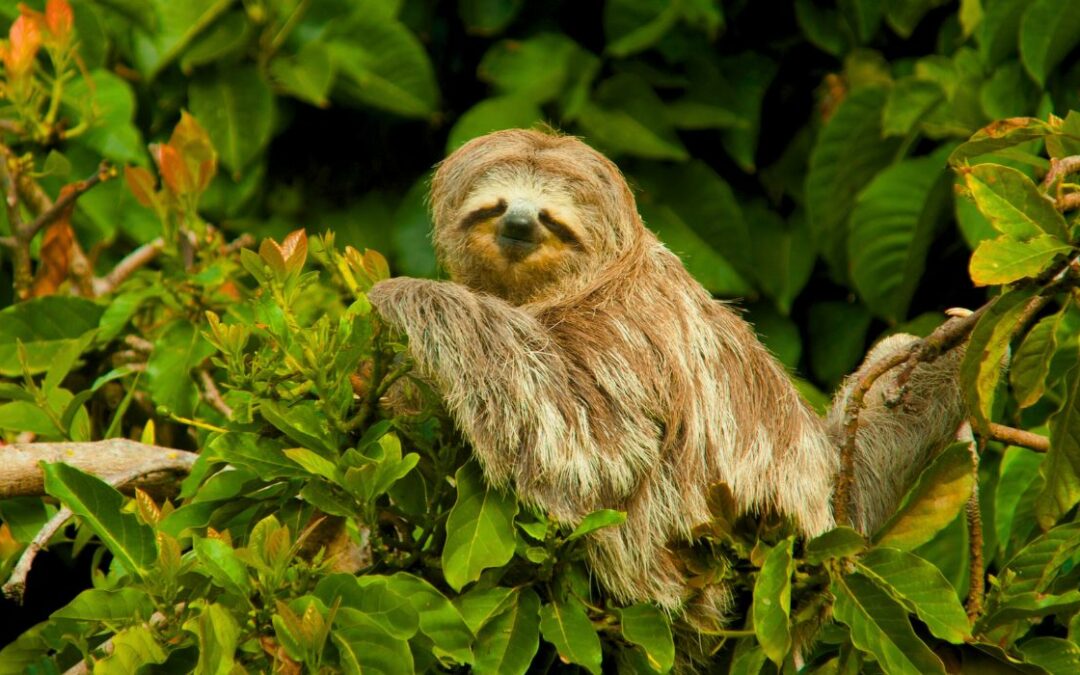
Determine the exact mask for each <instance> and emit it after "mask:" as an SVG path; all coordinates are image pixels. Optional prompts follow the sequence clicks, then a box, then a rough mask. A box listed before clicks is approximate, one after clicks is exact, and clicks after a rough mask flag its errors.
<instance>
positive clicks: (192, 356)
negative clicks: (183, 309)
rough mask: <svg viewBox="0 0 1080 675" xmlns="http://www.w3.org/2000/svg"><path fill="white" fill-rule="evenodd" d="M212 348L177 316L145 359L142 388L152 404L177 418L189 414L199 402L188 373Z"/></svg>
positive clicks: (185, 321)
mask: <svg viewBox="0 0 1080 675" xmlns="http://www.w3.org/2000/svg"><path fill="white" fill-rule="evenodd" d="M214 351H215V350H214V347H213V346H212V345H211V344H210V343H209V342H207V341H206V340H205V339H204V338H203V336H202V333H200V332H199V331H198V330H196V329H195V326H194V325H192V324H191V323H190V322H189V321H188V320H187V319H177V320H176V321H174V322H173V323H172V324H171V325H169V326H168V327H167V328H166V329H165V331H164V333H162V335H161V337H159V338H158V339H157V340H156V341H155V342H154V351H153V353H152V354H150V358H149V359H147V361H146V388H147V389H148V390H149V391H150V395H151V396H152V397H153V399H154V403H156V404H157V405H160V406H165V408H167V409H168V410H169V411H170V412H172V413H175V414H177V415H180V416H181V417H191V415H192V414H193V413H194V411H195V406H196V405H198V402H199V391H198V389H197V388H196V386H195V380H194V378H193V377H192V376H191V370H192V368H195V367H196V366H198V365H199V364H200V363H202V361H203V359H205V358H206V357H208V356H210V355H211V354H213V353H214Z"/></svg>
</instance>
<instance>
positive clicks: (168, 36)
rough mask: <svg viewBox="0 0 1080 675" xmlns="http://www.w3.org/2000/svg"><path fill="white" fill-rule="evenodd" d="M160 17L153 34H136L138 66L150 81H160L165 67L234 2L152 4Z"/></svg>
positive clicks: (162, 0) (155, 0) (165, 0)
mask: <svg viewBox="0 0 1080 675" xmlns="http://www.w3.org/2000/svg"><path fill="white" fill-rule="evenodd" d="M149 2H150V4H151V5H153V7H154V9H155V10H156V13H157V18H158V23H157V26H156V27H155V30H154V31H153V32H152V33H144V32H142V31H140V30H136V31H135V36H134V44H133V52H134V57H135V65H136V66H137V67H138V69H139V71H140V72H141V73H142V74H143V75H144V76H145V77H146V78H147V79H149V80H152V79H154V78H155V77H157V75H158V73H160V72H161V71H162V69H163V68H165V66H167V65H169V64H170V63H172V62H173V60H174V59H176V57H177V56H178V55H179V54H180V53H181V52H182V51H183V50H184V49H185V48H186V47H187V46H188V45H189V44H191V42H192V40H194V39H195V38H196V37H198V35H199V34H200V33H202V32H203V31H205V30H206V29H207V28H208V27H209V26H210V25H211V24H213V22H214V20H215V19H217V17H219V16H221V14H222V13H223V12H225V10H227V9H228V8H229V6H230V5H232V4H233V0H185V2H173V0H149Z"/></svg>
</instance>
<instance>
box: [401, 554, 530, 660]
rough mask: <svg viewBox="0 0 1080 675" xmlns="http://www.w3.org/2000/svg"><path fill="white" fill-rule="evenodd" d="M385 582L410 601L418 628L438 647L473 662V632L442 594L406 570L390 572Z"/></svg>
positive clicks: (453, 657)
mask: <svg viewBox="0 0 1080 675" xmlns="http://www.w3.org/2000/svg"><path fill="white" fill-rule="evenodd" d="M389 583H390V586H389V587H390V589H391V590H392V591H394V592H396V593H398V594H399V595H401V596H402V597H404V598H407V599H408V600H409V602H410V603H411V604H412V606H413V609H415V610H416V612H417V614H418V615H419V617H420V631H421V632H422V633H423V634H424V635H426V636H428V637H429V638H430V639H431V641H432V642H433V643H434V644H435V647H436V648H437V649H438V650H440V651H441V652H442V653H444V654H446V655H448V656H450V657H451V658H452V659H453V660H454V661H455V662H457V663H462V664H464V663H473V661H474V656H473V651H472V643H473V640H474V637H473V633H472V631H471V630H469V626H468V625H467V624H466V623H465V619H464V618H463V617H462V616H461V613H460V612H458V610H457V608H456V607H454V605H453V604H452V603H451V602H450V601H449V600H447V599H446V596H444V595H443V594H442V593H440V592H439V591H438V589H436V588H435V587H434V586H432V585H431V584H430V583H428V582H427V581H425V580H423V579H421V578H420V577H416V576H413V575H411V574H408V573H406V572H398V573H396V574H394V576H392V577H390V582H389ZM507 590H509V589H507Z"/></svg>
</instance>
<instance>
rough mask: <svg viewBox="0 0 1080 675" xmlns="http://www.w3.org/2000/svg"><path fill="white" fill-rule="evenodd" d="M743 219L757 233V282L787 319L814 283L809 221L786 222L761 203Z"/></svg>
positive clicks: (795, 217) (753, 242)
mask: <svg viewBox="0 0 1080 675" xmlns="http://www.w3.org/2000/svg"><path fill="white" fill-rule="evenodd" d="M743 218H744V219H745V221H746V226H747V229H748V230H749V231H750V232H753V233H754V234H753V236H752V237H750V250H751V252H752V261H753V266H754V273H753V274H754V278H755V279H756V280H757V284H758V286H759V287H761V290H762V291H763V292H764V293H765V295H766V296H768V297H769V298H771V299H772V301H773V304H774V305H775V306H776V309H777V311H779V312H780V313H781V314H782V315H784V316H787V315H788V314H789V313H790V312H791V306H792V303H793V302H794V301H795V298H796V297H798V295H799V293H801V292H802V290H803V288H805V286H806V283H807V282H808V281H809V280H810V275H811V273H812V272H813V270H814V262H815V260H816V259H817V255H816V253H815V251H814V244H813V239H812V237H811V235H810V228H809V226H808V225H807V222H806V218H805V217H804V214H803V213H802V212H796V213H794V214H792V215H791V216H790V217H789V218H788V219H787V220H786V221H785V220H784V219H783V218H781V217H780V216H779V215H778V214H777V213H776V211H775V210H773V209H771V208H767V207H765V206H764V205H762V204H760V203H752V204H749V205H746V206H744V208H743ZM790 365H791V366H792V368H794V367H795V364H794V363H792V364H790Z"/></svg>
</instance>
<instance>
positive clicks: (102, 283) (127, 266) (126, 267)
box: [94, 237, 165, 297]
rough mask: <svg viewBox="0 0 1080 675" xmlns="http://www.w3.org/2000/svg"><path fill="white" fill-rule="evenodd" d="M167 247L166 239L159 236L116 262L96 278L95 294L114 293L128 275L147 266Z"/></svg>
mask: <svg viewBox="0 0 1080 675" xmlns="http://www.w3.org/2000/svg"><path fill="white" fill-rule="evenodd" d="M164 249H165V241H164V240H163V239H162V238H161V237H158V238H157V239H154V240H152V241H150V242H147V243H145V244H143V245H142V246H140V247H138V248H137V249H135V250H134V251H132V252H131V253H129V254H127V255H126V256H124V258H123V259H122V260H121V261H120V262H118V263H116V267H114V268H113V269H112V271H111V272H109V273H108V274H106V275H105V276H104V277H103V278H101V279H94V295H95V296H98V297H100V296H102V295H105V294H107V293H112V292H113V291H114V290H116V287H117V286H119V285H120V284H122V283H123V282H124V281H125V280H126V279H127V278H128V277H130V276H131V275H132V274H134V273H135V271H136V270H138V269H139V268H141V267H144V266H146V265H147V264H149V263H150V262H152V261H153V260H154V258H157V257H158V254H160V253H161V252H162V251H163V250H164Z"/></svg>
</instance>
